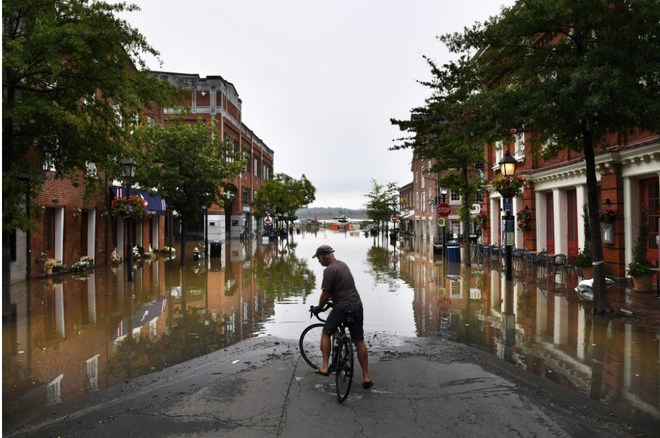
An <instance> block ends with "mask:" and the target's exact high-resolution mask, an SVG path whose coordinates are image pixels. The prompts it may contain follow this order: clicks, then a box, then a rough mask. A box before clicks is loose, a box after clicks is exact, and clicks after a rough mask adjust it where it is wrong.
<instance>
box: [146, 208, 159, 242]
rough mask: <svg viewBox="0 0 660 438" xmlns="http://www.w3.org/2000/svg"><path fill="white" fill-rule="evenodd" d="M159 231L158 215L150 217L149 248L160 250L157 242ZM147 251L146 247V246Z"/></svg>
mask: <svg viewBox="0 0 660 438" xmlns="http://www.w3.org/2000/svg"><path fill="white" fill-rule="evenodd" d="M159 231H160V216H158V215H153V216H152V217H151V242H149V245H151V248H152V249H153V248H159V249H160V243H159V242H158V232H159ZM147 249H148V246H147Z"/></svg>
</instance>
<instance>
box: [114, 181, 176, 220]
mask: <svg viewBox="0 0 660 438" xmlns="http://www.w3.org/2000/svg"><path fill="white" fill-rule="evenodd" d="M110 192H111V193H112V197H113V198H114V197H116V196H119V197H123V196H124V194H125V193H126V189H125V188H123V187H110ZM135 194H137V195H140V197H141V198H142V199H144V200H145V201H147V213H148V214H155V215H158V216H165V214H166V213H167V202H165V200H164V199H163V198H161V197H160V196H158V195H152V194H151V193H149V192H147V191H145V190H136V189H131V195H135Z"/></svg>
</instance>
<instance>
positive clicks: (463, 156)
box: [391, 56, 492, 266]
mask: <svg viewBox="0 0 660 438" xmlns="http://www.w3.org/2000/svg"><path fill="white" fill-rule="evenodd" d="M426 60H427V63H428V64H429V66H430V67H431V72H432V74H433V79H432V80H431V81H429V82H421V83H422V84H423V85H425V86H427V87H428V88H429V89H430V90H431V92H432V95H431V97H429V98H428V99H427V100H426V105H425V106H423V107H419V108H414V109H413V110H412V113H413V116H412V117H411V119H410V120H395V119H392V120H391V121H392V123H393V124H395V125H397V126H399V129H401V130H402V131H405V132H408V133H409V134H410V136H409V137H404V138H402V139H399V140H400V141H402V143H401V144H399V145H396V146H394V147H393V148H392V149H402V148H411V149H412V150H413V151H414V155H415V158H416V159H429V160H430V159H433V160H434V162H433V165H432V166H431V167H430V168H427V169H426V172H427V173H428V174H433V173H435V174H436V176H435V178H434V179H435V181H436V182H437V186H442V187H446V188H448V189H449V190H450V191H451V192H452V193H455V194H458V195H459V196H461V199H462V200H463V204H462V206H461V209H460V219H461V221H462V222H463V229H464V230H466V231H465V232H466V234H467V230H468V229H469V223H470V204H471V203H472V202H473V201H474V200H475V199H478V198H479V197H481V196H483V193H484V190H485V183H484V181H483V179H482V177H481V172H480V171H479V170H478V169H477V165H480V164H483V162H484V142H485V141H487V139H488V137H489V135H491V134H492V131H491V130H490V129H488V128H489V127H488V125H486V124H484V123H480V119H479V114H478V113H479V111H480V105H481V103H480V100H481V97H482V93H481V90H482V89H483V88H484V84H483V83H481V82H480V81H479V80H478V79H479V78H478V76H477V75H475V74H474V73H475V72H474V69H473V67H472V65H471V63H470V62H469V60H468V59H467V58H466V57H465V56H463V57H461V58H460V59H459V60H458V61H456V62H449V63H447V64H445V65H443V66H438V65H437V64H436V63H435V62H434V61H433V60H431V59H429V58H426ZM423 177H425V176H423ZM465 264H466V265H467V266H470V264H471V260H470V252H469V251H467V252H466V257H465Z"/></svg>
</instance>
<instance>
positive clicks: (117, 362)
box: [108, 308, 230, 377]
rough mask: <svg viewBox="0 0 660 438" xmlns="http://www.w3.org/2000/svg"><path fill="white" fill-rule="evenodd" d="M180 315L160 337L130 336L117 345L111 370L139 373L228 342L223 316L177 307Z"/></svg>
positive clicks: (144, 372)
mask: <svg viewBox="0 0 660 438" xmlns="http://www.w3.org/2000/svg"><path fill="white" fill-rule="evenodd" d="M175 312H176V313H177V315H176V316H175V320H174V322H173V324H172V327H171V328H170V330H169V332H168V333H163V334H162V335H160V338H156V339H150V338H149V337H146V336H143V337H138V338H133V337H132V336H129V337H128V338H127V339H125V340H124V341H123V342H121V343H120V344H119V345H116V348H115V351H116V353H115V355H114V356H113V357H112V358H111V359H110V361H109V364H108V373H109V374H110V375H113V376H120V375H122V374H123V373H124V372H125V373H126V374H128V376H129V377H136V376H139V375H143V374H147V373H150V372H153V371H158V370H162V369H164V368H166V367H169V366H172V365H176V364H178V363H181V362H185V361H187V360H190V359H194V358H196V357H200V356H204V355H206V354H209V353H211V352H213V351H217V350H219V349H221V348H224V347H226V346H227V345H229V343H230V342H229V341H230V334H228V333H227V332H226V330H225V326H226V323H225V321H224V319H223V318H222V316H218V317H213V316H212V315H210V314H206V313H204V312H203V310H202V309H197V308H188V309H177V310H175Z"/></svg>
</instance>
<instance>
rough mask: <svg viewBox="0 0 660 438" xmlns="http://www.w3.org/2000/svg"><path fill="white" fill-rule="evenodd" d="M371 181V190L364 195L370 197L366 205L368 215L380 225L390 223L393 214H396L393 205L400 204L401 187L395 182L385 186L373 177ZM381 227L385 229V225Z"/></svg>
mask: <svg viewBox="0 0 660 438" xmlns="http://www.w3.org/2000/svg"><path fill="white" fill-rule="evenodd" d="M371 183H372V188H371V192H369V193H367V194H366V195H364V196H365V197H366V198H367V199H368V201H367V202H366V203H365V204H364V205H365V207H367V217H368V218H369V219H371V220H372V221H374V222H375V223H376V224H377V225H378V226H379V227H380V226H381V224H383V225H384V224H387V223H389V221H390V218H391V217H392V214H394V209H393V206H394V205H398V201H399V188H398V186H397V185H396V183H393V182H389V183H387V185H385V186H384V185H382V184H378V182H377V181H376V180H375V179H372V180H371ZM381 229H384V227H381Z"/></svg>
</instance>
